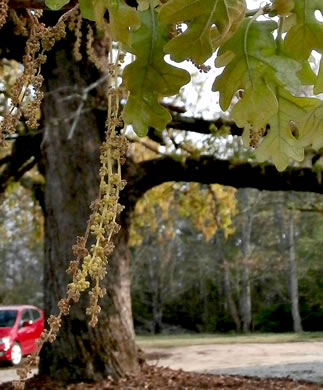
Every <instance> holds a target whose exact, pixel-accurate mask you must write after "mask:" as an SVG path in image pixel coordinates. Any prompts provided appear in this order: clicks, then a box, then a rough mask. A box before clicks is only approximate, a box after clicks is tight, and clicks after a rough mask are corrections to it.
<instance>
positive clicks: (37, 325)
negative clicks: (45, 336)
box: [30, 309, 44, 352]
mask: <svg viewBox="0 0 323 390" xmlns="http://www.w3.org/2000/svg"><path fill="white" fill-rule="evenodd" d="M30 313H31V317H32V325H31V328H32V352H33V351H35V350H36V340H37V339H39V337H40V335H41V333H42V331H43V329H44V320H43V317H42V314H41V313H40V312H39V311H38V310H36V309H30Z"/></svg>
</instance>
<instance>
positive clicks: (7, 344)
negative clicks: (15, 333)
mask: <svg viewBox="0 0 323 390" xmlns="http://www.w3.org/2000/svg"><path fill="white" fill-rule="evenodd" d="M0 344H4V350H5V351H8V349H9V348H10V337H3V338H2V339H0Z"/></svg>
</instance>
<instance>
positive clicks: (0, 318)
mask: <svg viewBox="0 0 323 390" xmlns="http://www.w3.org/2000/svg"><path fill="white" fill-rule="evenodd" d="M17 313H18V311H17V310H1V309H0V328H11V327H12V326H13V324H14V323H15V321H16V318H17Z"/></svg>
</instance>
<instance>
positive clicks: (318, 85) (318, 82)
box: [314, 57, 323, 95]
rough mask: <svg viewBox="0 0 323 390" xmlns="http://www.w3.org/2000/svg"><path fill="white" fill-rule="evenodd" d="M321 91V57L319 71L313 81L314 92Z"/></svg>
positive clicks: (322, 82) (322, 74)
mask: <svg viewBox="0 0 323 390" xmlns="http://www.w3.org/2000/svg"><path fill="white" fill-rule="evenodd" d="M322 92H323V57H322V58H321V61H320V68H319V73H318V75H317V78H316V80H315V83H314V93H315V94H316V95H318V94H319V93H322Z"/></svg>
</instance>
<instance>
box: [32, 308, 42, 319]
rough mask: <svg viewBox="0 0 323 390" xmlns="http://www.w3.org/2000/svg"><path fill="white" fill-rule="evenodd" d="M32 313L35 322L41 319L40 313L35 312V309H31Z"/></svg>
mask: <svg viewBox="0 0 323 390" xmlns="http://www.w3.org/2000/svg"><path fill="white" fill-rule="evenodd" d="M30 311H31V316H32V319H33V321H37V320H39V319H40V313H39V311H37V310H34V309H31V310H30Z"/></svg>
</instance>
